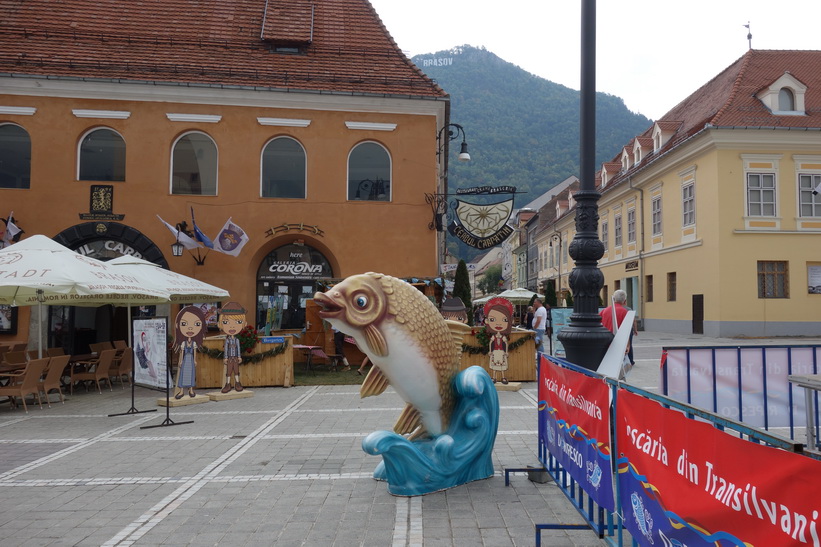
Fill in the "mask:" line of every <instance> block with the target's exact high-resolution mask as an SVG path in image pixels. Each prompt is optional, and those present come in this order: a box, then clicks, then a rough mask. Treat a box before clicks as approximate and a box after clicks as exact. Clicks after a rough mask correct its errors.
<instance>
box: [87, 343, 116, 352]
mask: <svg viewBox="0 0 821 547" xmlns="http://www.w3.org/2000/svg"><path fill="white" fill-rule="evenodd" d="M88 348H89V349H90V350H91V353H96V354H97V355H100V353H101V352H103V351H105V350H107V349H114V344H112V343H111V342H94V343H93V344H89V345H88Z"/></svg>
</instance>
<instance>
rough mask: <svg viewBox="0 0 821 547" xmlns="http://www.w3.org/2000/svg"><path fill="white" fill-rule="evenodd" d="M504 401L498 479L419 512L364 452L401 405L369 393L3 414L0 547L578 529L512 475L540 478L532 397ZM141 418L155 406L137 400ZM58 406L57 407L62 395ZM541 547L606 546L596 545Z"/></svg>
mask: <svg viewBox="0 0 821 547" xmlns="http://www.w3.org/2000/svg"><path fill="white" fill-rule="evenodd" d="M525 386H526V387H525V388H524V389H522V390H520V391H519V392H500V393H499V396H500V405H501V419H500V426H499V434H498V436H497V441H496V446H495V450H494V464H495V468H496V475H495V476H494V477H492V478H490V479H487V480H482V481H476V482H473V483H470V484H467V485H463V486H460V487H457V488H453V489H450V490H447V491H444V492H437V493H433V494H429V495H426V496H421V497H415V498H402V497H394V496H392V495H390V494H389V493H388V492H387V487H386V485H385V483H382V482H377V481H375V480H373V478H372V472H373V469H374V468H375V466H376V465H377V464H378V462H379V458H377V457H374V456H370V455H368V454H366V453H365V452H363V451H362V448H361V442H362V439H363V438H364V437H365V436H366V435H368V434H369V433H371V432H373V431H376V430H380V429H389V428H390V427H391V426H392V425H393V422H394V421H395V420H396V418H397V417H398V416H399V413H400V412H401V409H402V406H403V403H402V401H401V400H400V399H399V397H398V396H397V395H396V394H395V393H394V392H393V391H392V390H389V391H388V392H387V393H385V394H383V395H381V396H379V397H370V398H368V399H360V397H359V393H358V386H298V387H293V388H287V389H286V388H265V389H263V388H255V389H254V390H253V391H254V394H255V395H254V397H253V398H250V399H237V400H232V401H222V402H210V403H206V404H201V405H193V406H187V407H179V408H172V409H170V411H169V412H170V416H171V419H172V420H173V421H174V422H182V421H188V420H192V421H193V423H189V424H179V425H171V426H165V427H158V428H151V429H140V427H141V426H145V425H156V424H159V423H162V422H163V420H164V419H165V411H166V409H165V408H160V409H158V411H157V412H149V413H141V414H130V415H126V416H113V417H109V416H108V414H112V413H119V412H125V411H126V410H128V409H129V407H130V405H131V397H130V391H129V390H128V389H126V390H125V391H122V390H121V389H120V388H119V386H118V385H115V387H114V391H113V392H110V391H107V390H104V392H103V394H102V395H100V394H99V393H97V392H96V391H90V392H88V393H85V392H84V390H82V389H80V390H79V391H77V390H75V394H74V395H73V396H71V397H67V401H66V403H65V404H64V405H61V404H60V403H59V402H57V403H54V402H52V405H51V408H46V407H44V408H43V410H40V409H39V408H37V406H36V404H35V405H34V407H33V408H32V409H31V410H30V411H29V413H28V414H25V413H24V412H23V411H22V409H17V410H12V409H10V408H9V406H8V404H7V403H3V404H0V485H1V486H2V487H3V489H4V492H5V495H4V496H3V497H2V499H0V545H2V546H6V545H9V546H11V545H14V546H18V545H20V546H22V545H32V546H34V545H36V546H47V545H111V546H114V545H168V546H176V545H217V544H231V545H273V544H276V545H282V546H291V545H294V546H296V545H309V546H312V545H317V546H319V545H322V546H326V545H338V546H348V545H373V546H384V545H394V546H402V545H426V546H427V545H430V546H436V545H488V546H503V545H533V544H534V533H535V532H534V523H544V522H551V523H556V522H569V523H580V522H581V519H580V517H579V516H578V514H577V513H576V511H575V510H574V509H573V508H572V507H571V506H570V505H569V504H568V502H567V501H566V499H565V498H564V495H563V494H562V493H561V492H560V491H559V490H558V489H557V488H556V486H554V485H553V484H552V483H547V484H538V483H533V482H531V481H529V480H528V479H527V477H526V475H523V474H518V475H512V476H511V485H510V486H509V487H505V486H504V476H503V469H504V468H505V467H525V466H527V465H534V464H536V462H537V457H536V441H537V429H536V398H535V397H536V395H535V384H525ZM136 394H137V399H136V402H135V407H136V408H137V409H140V410H148V409H151V408H157V407H156V400H157V397H158V395H157V392H155V391H150V390H147V389H143V388H140V387H138V388H136ZM52 399H56V395H53V396H52ZM543 542H544V545H561V546H571V545H572V546H586V545H601V544H602V542H601V541H600V540H599V539H598V538H597V537H596V535H595V534H594V533H593V532H590V531H585V530H581V531H578V530H574V531H567V532H550V533H544V534H543Z"/></svg>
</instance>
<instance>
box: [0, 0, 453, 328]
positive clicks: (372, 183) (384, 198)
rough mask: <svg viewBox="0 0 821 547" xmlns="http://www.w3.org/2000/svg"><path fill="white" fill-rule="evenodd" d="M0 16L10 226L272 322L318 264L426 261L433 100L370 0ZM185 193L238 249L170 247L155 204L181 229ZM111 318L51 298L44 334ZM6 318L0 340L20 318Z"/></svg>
mask: <svg viewBox="0 0 821 547" xmlns="http://www.w3.org/2000/svg"><path fill="white" fill-rule="evenodd" d="M0 20H2V21H3V32H2V34H0V212H2V215H0V216H2V217H5V216H6V215H8V214H9V212H11V211H13V212H14V219H15V223H16V225H17V226H18V227H19V228H22V229H23V230H24V231H25V232H24V233H23V234H22V236H23V237H26V236H27V235H31V234H38V233H39V234H44V235H46V236H49V237H52V238H54V239H55V240H56V241H58V242H60V243H62V244H64V245H66V246H68V247H70V248H72V249H75V250H77V251H78V252H81V253H84V254H89V255H91V256H95V257H98V258H104V259H106V258H113V257H115V256H118V255H120V254H136V255H139V256H141V257H142V258H145V259H147V260H150V261H152V262H155V263H158V264H160V265H162V266H164V267H169V268H171V269H173V270H174V271H177V272H180V273H182V274H185V275H188V276H192V277H195V278H197V279H201V280H203V281H206V282H208V283H211V284H214V285H217V286H219V287H222V288H225V289H227V290H228V291H230V293H231V299H232V300H235V301H237V302H240V303H243V304H244V305H246V306H247V307H248V308H249V316H250V309H252V307H253V306H254V305H256V308H257V310H256V318H257V324H258V325H261V324H262V323H263V322H267V323H269V326H272V327H281V328H301V327H302V326H303V325H304V322H305V319H304V312H305V300H306V299H307V298H309V297H310V296H311V295H313V292H314V290H315V281H316V280H317V279H319V278H340V277H346V276H349V275H352V274H355V273H360V272H365V271H379V272H383V273H387V274H390V275H395V276H398V277H410V276H417V277H433V276H436V275H438V272H437V268H438V250H437V249H438V248H439V245H440V244H441V239H440V238H441V237H442V234H440V233H438V232H436V231H435V230H432V229H431V228H429V224H430V223H431V208H430V205H428V204H427V203H426V201H425V194H426V193H437V192H438V193H441V192H444V191H445V189H444V185H445V184H446V182H445V179H444V177H443V176H442V175H443V173H445V172H446V165H440V162H439V158H438V154H437V152H438V151H439V148H438V143H437V135H438V134H440V133H441V131H440V130H441V128H443V127H446V126H447V124H448V122H449V120H448V115H449V102H448V96H447V94H446V93H445V92H444V91H443V90H442V89H441V88H439V86H437V85H436V83H435V82H433V81H432V80H431V79H429V78H428V77H427V76H426V75H424V74H423V73H422V72H421V71H420V70H419V69H418V68H417V67H416V66H415V65H414V64H413V63H412V62H411V61H410V60H409V59H408V58H407V57H406V56H405V55H404V54H403V53H402V52H401V51H400V50H399V48H398V46H397V45H396V43H395V42H394V41H393V39H392V38H391V36H390V34H389V33H388V31H387V30H386V29H385V27H384V26H383V25H382V23H381V21H380V19H379V17H378V15H377V14H376V12H375V11H374V9H373V8H372V6H371V5H370V3H369V2H368V1H367V0H321V1H316V2H307V1H298V0H296V1H295V0H291V1H286V0H232V1H231V2H224V1H219V0H206V1H193V0H162V1H159V0H149V1H147V2H139V3H136V2H120V1H118V0H97V1H94V2H91V1H83V0H81V1H76V2H67V3H57V4H55V3H54V2H48V1H46V0H11V1H9V2H5V3H4V4H3V5H2V6H0ZM442 144H443V148H444V151H445V154H444V157H445V158H446V156H447V146H446V145H447V142H444V143H442ZM443 159H444V158H443ZM192 208H193V212H194V214H195V215H196V223H197V226H198V227H199V228H200V229H201V230H202V232H203V233H204V234H205V235H207V236H208V237H210V238H214V237H215V236H216V235H217V234H218V233H219V232H220V230H221V229H222V227H223V225H224V224H225V223H226V221H227V220H228V219H229V217H230V218H232V219H233V222H234V223H236V224H237V225H238V226H240V227H241V228H242V229H243V230H244V231H245V233H246V234H247V236H248V238H249V240H248V242H247V244H246V245H245V246H244V248H242V250H241V252H240V253H239V255H238V256H230V255H228V254H224V253H220V252H216V251H213V250H211V251H208V252H207V253H206V252H205V249H202V250H200V251H199V255H200V257H202V256H205V260H204V261H197V260H192V258H191V256H188V255H189V254H193V255H197V254H198V251H196V250H194V251H191V252H188V253H185V256H182V257H174V256H172V251H171V245H172V244H173V243H175V241H176V237H175V235H174V234H172V232H171V231H169V229H168V228H167V227H166V226H165V225H164V224H163V223H162V222H161V221H160V219H159V218H158V216H159V217H161V218H162V219H164V220H165V221H167V222H168V223H170V224H171V225H174V226H176V225H177V224H178V223H181V222H182V221H185V222H186V225H185V226H183V227H184V228H188V229H191V228H192V223H191V217H192ZM199 262H203V263H202V264H200V263H199ZM168 311H169V313H170V312H171V311H173V310H168ZM112 314H114V315H116V316H119V313H118V312H113V311H111V310H110V309H109V310H108V311H102V309H98V310H91V311H89V310H82V309H79V308H77V309H72V310H69V309H52V311H51V315H50V320H49V321H50V323H49V325H48V329H47V330H49V331H50V332H51V334H50V339H49V341H48V343H49V344H54V343H55V339H54V336H55V331H59V330H66V329H70V330H72V331H77V332H79V330H80V329H83V330H84V331H89V332H90V334H88V336H89V337H91V338H94V337H96V338H105V337H106V336H111V337H115V336H119V335H120V331H119V329H121V328H124V327H122V326H118V325H117V324H114V323H115V322H113V321H111V319H112V318H113V317H114V315H112ZM35 315H36V314H35ZM17 320H18V328H17V331H16V332H7V333H5V334H0V340H4V339H22V340H26V339H28V336H29V332H36V330H34V327H33V326H32V327H31V330H30V326H29V312H28V310H27V309H25V308H21V309H20V310H19V313H18V317H17ZM112 325H113V326H112ZM123 325H124V323H123ZM91 332H93V334H91ZM35 336H36V335H35Z"/></svg>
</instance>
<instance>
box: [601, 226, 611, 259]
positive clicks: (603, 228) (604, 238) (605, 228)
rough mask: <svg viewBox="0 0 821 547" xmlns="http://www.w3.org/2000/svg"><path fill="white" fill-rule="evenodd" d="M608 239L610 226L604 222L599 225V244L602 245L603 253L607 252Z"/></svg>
mask: <svg viewBox="0 0 821 547" xmlns="http://www.w3.org/2000/svg"><path fill="white" fill-rule="evenodd" d="M608 239H610V226H609V224H608V223H607V221H606V220H603V221H602V223H601V242H602V243H603V244H604V252H605V253H606V252H607V240H608Z"/></svg>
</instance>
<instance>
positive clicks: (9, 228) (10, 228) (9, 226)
mask: <svg viewBox="0 0 821 547" xmlns="http://www.w3.org/2000/svg"><path fill="white" fill-rule="evenodd" d="M12 218H14V211H12V212H11V213H9V219H8V220H7V221H6V231H5V233H3V243H4V244H5V245H4V246H5V247H8V246H9V245H11V244H12V243H13V241H12V239H13V238H14V236H16V235H17V234H19V233H20V228H18V227H17V226H15V224H14V222H12V220H11V219H12Z"/></svg>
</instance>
